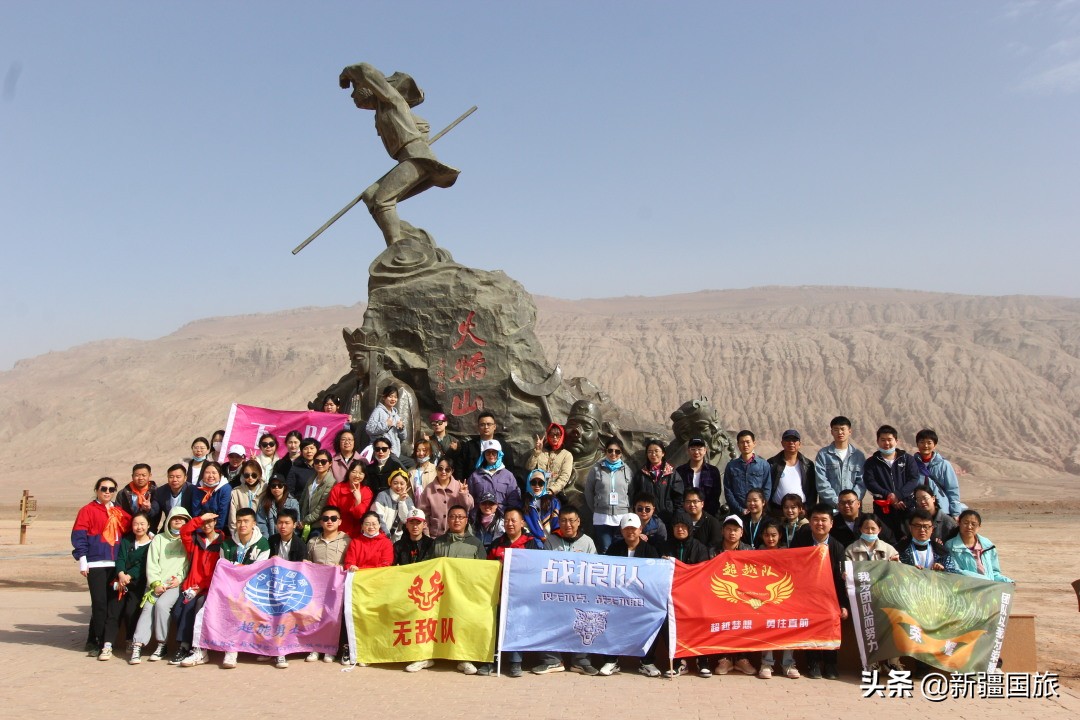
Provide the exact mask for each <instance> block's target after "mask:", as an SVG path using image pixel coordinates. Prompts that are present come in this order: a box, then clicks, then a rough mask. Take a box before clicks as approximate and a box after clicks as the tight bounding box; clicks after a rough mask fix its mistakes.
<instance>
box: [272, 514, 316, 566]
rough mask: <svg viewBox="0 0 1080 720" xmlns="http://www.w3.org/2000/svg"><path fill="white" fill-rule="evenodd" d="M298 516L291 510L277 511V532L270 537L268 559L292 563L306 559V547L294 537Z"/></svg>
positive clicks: (298, 538) (299, 539)
mask: <svg viewBox="0 0 1080 720" xmlns="http://www.w3.org/2000/svg"><path fill="white" fill-rule="evenodd" d="M299 519H300V516H299V515H298V514H297V512H296V511H295V510H293V509H292V508H284V509H282V510H279V511H278V518H277V532H276V533H274V534H273V535H271V536H270V557H272V558H275V557H279V558H283V559H285V560H291V561H293V562H300V561H302V560H306V559H307V545H306V544H304V539H303V538H301V537H299V536H298V535H296V534H295V533H296V523H297V521H298V520H299Z"/></svg>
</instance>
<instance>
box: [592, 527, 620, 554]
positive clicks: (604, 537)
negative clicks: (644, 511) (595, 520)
mask: <svg viewBox="0 0 1080 720" xmlns="http://www.w3.org/2000/svg"><path fill="white" fill-rule="evenodd" d="M621 537H622V532H621V531H620V530H619V526H618V525H594V526H593V540H595V541H596V552H598V553H599V554H601V555H603V554H604V553H606V552H607V549H608V548H609V547H611V543H613V542H615V540H616V539H618V538H621Z"/></svg>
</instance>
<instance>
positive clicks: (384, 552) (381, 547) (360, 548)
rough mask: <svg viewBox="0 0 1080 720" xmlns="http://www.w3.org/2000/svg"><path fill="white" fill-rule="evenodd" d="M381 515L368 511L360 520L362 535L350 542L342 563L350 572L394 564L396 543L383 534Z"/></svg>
mask: <svg viewBox="0 0 1080 720" xmlns="http://www.w3.org/2000/svg"><path fill="white" fill-rule="evenodd" d="M379 523H380V521H379V515H378V513H375V512H368V513H367V514H366V515H364V517H363V519H362V520H361V521H360V529H361V533H360V536H359V537H357V538H355V539H353V540H352V541H351V542H350V543H349V549H348V550H346V551H345V559H344V560H342V561H341V564H342V565H343V566H344V567H345V569H346V570H348V571H349V572H353V571H354V570H362V569H365V568H380V567H390V566H391V565H393V564H394V544H393V543H392V542H390V538H388V537H386V535H384V534H383V532H382V528H381V526H380V524H379Z"/></svg>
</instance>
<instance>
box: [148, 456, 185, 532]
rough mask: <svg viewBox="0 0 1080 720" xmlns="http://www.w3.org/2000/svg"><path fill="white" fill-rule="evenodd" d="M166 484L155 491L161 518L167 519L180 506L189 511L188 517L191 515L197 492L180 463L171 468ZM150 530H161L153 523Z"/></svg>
mask: <svg viewBox="0 0 1080 720" xmlns="http://www.w3.org/2000/svg"><path fill="white" fill-rule="evenodd" d="M166 478H168V479H167V480H166V484H165V485H162V486H161V487H159V488H157V489H156V490H154V503H155V504H156V505H157V507H158V514H159V517H161V518H167V517H168V516H169V511H171V510H172V509H173V508H174V507H176V506H177V505H179V506H180V507H182V508H184V509H185V510H187V511H188V515H191V513H192V509H193V507H194V505H195V498H194V497H193V495H192V493H193V492H194V490H195V486H194V485H192V484H191V483H189V482H188V481H187V468H186V467H185V466H183V465H181V464H180V463H177V464H175V465H173V466H171V467H170V468H169V472H168V473H167V474H166ZM162 524H163V525H167V522H165V521H164V520H163V521H162ZM150 529H151V530H153V531H154V532H158V530H159V529H162V530H164V529H165V528H158V527H157V526H156V524H155V523H153V522H151V524H150Z"/></svg>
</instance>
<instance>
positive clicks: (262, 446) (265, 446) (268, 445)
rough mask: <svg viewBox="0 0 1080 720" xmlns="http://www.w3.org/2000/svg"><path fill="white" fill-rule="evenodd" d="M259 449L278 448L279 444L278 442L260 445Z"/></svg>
mask: <svg viewBox="0 0 1080 720" xmlns="http://www.w3.org/2000/svg"><path fill="white" fill-rule="evenodd" d="M259 447H261V448H270V447H277V443H276V442H264V443H259Z"/></svg>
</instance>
